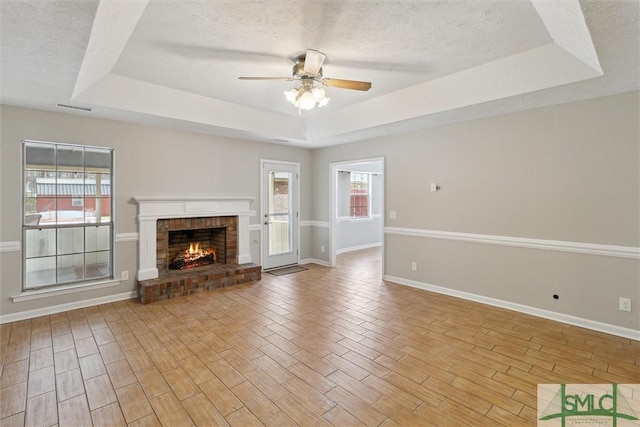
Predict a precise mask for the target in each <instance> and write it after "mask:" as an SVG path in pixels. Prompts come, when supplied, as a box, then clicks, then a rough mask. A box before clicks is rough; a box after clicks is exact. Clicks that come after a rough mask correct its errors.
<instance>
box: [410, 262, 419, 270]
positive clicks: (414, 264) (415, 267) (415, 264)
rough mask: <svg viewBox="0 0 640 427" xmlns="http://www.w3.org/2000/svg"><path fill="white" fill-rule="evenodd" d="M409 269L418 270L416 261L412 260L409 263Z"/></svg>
mask: <svg viewBox="0 0 640 427" xmlns="http://www.w3.org/2000/svg"><path fill="white" fill-rule="evenodd" d="M411 270H412V271H418V263H417V262H415V261H413V262H412V263H411Z"/></svg>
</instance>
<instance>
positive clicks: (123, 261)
mask: <svg viewBox="0 0 640 427" xmlns="http://www.w3.org/2000/svg"><path fill="white" fill-rule="evenodd" d="M22 139H35V140H44V141H53V142H66V143H77V144H88V145H100V146H109V147H113V148H115V195H116V196H115V209H116V212H115V215H116V216H115V218H116V227H115V232H116V234H119V233H132V232H137V231H138V230H137V223H136V214H137V205H136V204H135V202H133V201H132V197H134V196H182V195H184V196H251V197H255V202H254V203H253V204H252V209H255V210H256V212H257V214H259V213H260V199H259V196H260V189H259V186H260V176H259V172H260V159H262V158H264V159H272V160H284V161H293V162H300V164H301V179H300V183H301V213H300V215H301V218H302V219H303V220H305V219H308V218H309V214H310V210H311V199H310V198H309V197H307V195H308V194H309V193H310V183H311V175H310V174H311V172H310V159H311V152H310V151H309V150H305V149H296V148H291V147H286V146H281V145H274V144H263V143H257V142H249V141H241V140H234V139H229V138H223V137H215V136H210V135H203V134H197V133H188V132H182V131H176V130H171V129H163V128H157V127H151V126H140V125H134V124H129V123H122V122H115V121H109V120H99V119H94V118H82V117H79V116H74V115H67V114H59V113H50V112H44V111H37V110H29V109H22V108H13V107H6V106H3V107H2V130H1V140H0V148H1V152H2V164H1V165H0V176H1V181H0V182H2V187H1V188H0V191H1V197H0V201H1V203H2V205H1V206H0V219H1V222H0V242H8V241H20V240H21V238H22V231H21V225H22V216H21V209H22V205H21V202H20V197H21V178H20V177H21V165H20V156H21V154H20V150H21V140H22ZM250 222H251V223H252V224H258V217H257V216H256V217H253V218H251V219H250ZM259 236H260V233H259V232H252V233H251V239H252V244H251V254H252V256H253V255H256V256H257V257H258V259H257V262H259V248H260V245H259V244H254V243H253V241H254V240H256V239H259V238H260V237H259ZM21 259H22V258H21V253H20V252H5V253H1V252H0V313H1V314H2V315H6V314H11V313H16V312H19V311H25V310H34V309H39V308H42V307H47V306H51V305H58V304H64V303H69V302H74V301H79V300H83V299H91V298H97V297H103V296H108V295H115V294H121V293H125V292H130V291H132V290H134V289H135V285H134V277H135V273H136V271H137V242H122V243H116V246H115V269H114V271H115V274H116V277H120V272H121V271H123V270H128V271H129V273H130V280H129V281H127V282H126V283H122V284H121V285H119V286H116V287H112V288H107V289H101V290H92V291H86V292H80V293H75V294H70V295H63V296H57V297H51V298H47V299H40V300H34V301H27V302H20V303H13V302H12V300H11V299H10V297H11V296H14V295H17V294H19V293H20V292H21V284H22V272H21V266H22V261H21Z"/></svg>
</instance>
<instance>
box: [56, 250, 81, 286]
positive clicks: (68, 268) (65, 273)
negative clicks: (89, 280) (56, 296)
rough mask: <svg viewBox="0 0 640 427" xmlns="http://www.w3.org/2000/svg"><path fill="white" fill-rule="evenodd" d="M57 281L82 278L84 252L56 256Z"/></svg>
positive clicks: (73, 280)
mask: <svg viewBox="0 0 640 427" xmlns="http://www.w3.org/2000/svg"><path fill="white" fill-rule="evenodd" d="M57 261H58V265H57V267H58V283H61V282H75V281H78V280H84V254H75V255H62V256H58V257H57Z"/></svg>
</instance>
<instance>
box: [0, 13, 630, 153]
mask: <svg viewBox="0 0 640 427" xmlns="http://www.w3.org/2000/svg"><path fill="white" fill-rule="evenodd" d="M0 7H1V9H0V13H1V23H0V25H1V27H0V31H1V36H2V39H1V44H0V48H1V55H2V56H1V61H2V62H1V63H0V72H1V84H2V86H0V89H1V92H0V95H1V101H2V103H3V104H7V105H16V106H23V107H30V108H39V109H44V110H52V111H62V112H68V113H70V114H81V115H87V116H93V117H103V118H109V119H116V120H124V121H130V122H139V123H146V124H153V125H160V126H167V127H175V128H178V129H184V130H191V131H196V132H206V133H212V134H218V135H225V136H233V137H240V138H248V139H255V140H260V141H266V142H275V143H281V144H290V145H296V146H303V147H312V148H313V147H322V146H328V145H333V144H338V143H344V142H350V141H355V140H360V139H364V138H372V137H377V136H383V135H389V134H393V133H401V132H406V131H410V130H414V129H419V128H424V127H430V126H438V125H443V124H447V123H453V122H458V121H463V120H470V119H474V118H479V117H485V116H489V115H494V114H503V113H508V112H512V111H520V110H524V109H529V108H535V107H540V106H545V105H552V104H558V103H565V102H571V101H575V100H581V99H588V98H593V97H599V96H605V95H609V94H614V93H620V92H627V91H632V90H638V89H640V42H639V40H640V30H639V28H640V27H639V19H638V18H639V14H640V2H638V1H637V0H628V1H618V0H597V1H578V0H556V1H553V0H510V1H486V0H456V1H450V0H442V1H436V0H433V1H424V0H423V1H317V0H316V1H291V0H288V1H276V0H271V1H260V2H258V1H247V0H229V1H216V0H214V1H211V0H189V1H186V0H180V1H178V0H175V1H169V0H148V1H147V0H137V1H108V0H102V1H98V0H82V1H80V0H65V1H54V0H48V1H36V0H21V1H17V0H15V1H14V0H0ZM308 48H312V49H317V50H320V51H322V52H324V53H325V54H326V55H327V60H326V61H325V63H324V66H323V71H324V76H325V77H333V78H339V79H353V80H364V81H371V82H372V83H373V86H372V88H371V90H370V91H368V92H360V91H353V90H346V89H338V88H327V89H326V90H327V95H328V96H329V97H330V98H331V101H330V102H329V104H328V105H327V106H326V107H324V108H320V109H316V110H312V111H303V112H302V115H299V113H298V111H297V109H296V108H295V107H293V106H292V105H291V104H290V103H288V102H287V101H286V100H285V97H284V95H283V92H284V91H285V90H287V89H290V88H292V87H293V85H294V83H293V82H287V81H246V80H238V77H239V76H283V77H287V76H290V75H291V67H292V65H293V63H294V58H296V57H297V56H298V55H300V54H301V53H304V52H305V50H306V49H308ZM59 103H61V104H68V105H73V106H80V107H89V108H91V109H92V111H91V112H84V111H82V110H75V109H67V108H60V107H57V104H59Z"/></svg>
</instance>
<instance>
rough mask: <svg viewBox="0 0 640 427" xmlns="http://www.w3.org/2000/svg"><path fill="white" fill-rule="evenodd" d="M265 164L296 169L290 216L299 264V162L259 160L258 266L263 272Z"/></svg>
mask: <svg viewBox="0 0 640 427" xmlns="http://www.w3.org/2000/svg"><path fill="white" fill-rule="evenodd" d="M266 163H271V164H275V165H283V166H289V167H291V166H294V167H295V168H296V174H297V185H296V186H295V188H294V189H293V209H294V211H295V215H292V220H293V226H292V229H294V233H295V238H294V239H295V245H296V251H297V253H296V263H300V163H299V162H289V161H284V160H270V159H260V222H259V224H260V265H261V266H262V269H263V270H264V258H265V253H264V244H265V242H264V239H265V231H264V215H265V214H266V213H268V212H267V209H268V207H267V205H266V201H267V197H266V194H265V189H264V187H265V182H264V173H263V171H264V166H265V164H266ZM272 268H278V267H272Z"/></svg>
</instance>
